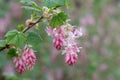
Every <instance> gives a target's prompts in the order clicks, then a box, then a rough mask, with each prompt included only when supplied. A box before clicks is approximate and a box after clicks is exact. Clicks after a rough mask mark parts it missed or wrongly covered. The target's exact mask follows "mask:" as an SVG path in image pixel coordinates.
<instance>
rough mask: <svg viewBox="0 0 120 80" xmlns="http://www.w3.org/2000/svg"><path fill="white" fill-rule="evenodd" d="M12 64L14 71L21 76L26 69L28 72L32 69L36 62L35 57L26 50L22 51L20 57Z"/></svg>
mask: <svg viewBox="0 0 120 80" xmlns="http://www.w3.org/2000/svg"><path fill="white" fill-rule="evenodd" d="M13 62H14V63H15V68H16V71H17V72H19V73H21V74H22V73H23V72H25V71H26V68H27V69H28V70H32V69H33V67H34V65H35V62H36V56H35V54H34V51H33V50H32V49H31V48H27V49H24V51H23V53H22V54H20V56H18V57H15V58H14V60H13Z"/></svg>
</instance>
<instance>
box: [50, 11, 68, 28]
mask: <svg viewBox="0 0 120 80" xmlns="http://www.w3.org/2000/svg"><path fill="white" fill-rule="evenodd" d="M67 19H68V16H67V15H66V14H65V13H64V12H60V13H59V14H58V15H56V16H54V17H53V18H52V19H51V22H50V26H52V27H54V28H55V27H59V26H61V25H63V24H64V23H65V21H66V20H67Z"/></svg>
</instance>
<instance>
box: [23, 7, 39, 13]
mask: <svg viewBox="0 0 120 80" xmlns="http://www.w3.org/2000/svg"><path fill="white" fill-rule="evenodd" d="M22 8H24V9H26V10H33V11H37V12H40V11H41V10H39V9H36V8H34V7H32V6H22Z"/></svg>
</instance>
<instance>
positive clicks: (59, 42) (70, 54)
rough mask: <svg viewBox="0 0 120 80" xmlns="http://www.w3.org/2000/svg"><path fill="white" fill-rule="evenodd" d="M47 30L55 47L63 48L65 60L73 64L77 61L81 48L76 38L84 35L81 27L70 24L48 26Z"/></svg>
mask: <svg viewBox="0 0 120 80" xmlns="http://www.w3.org/2000/svg"><path fill="white" fill-rule="evenodd" d="M46 32H47V33H48V35H49V36H51V37H52V38H53V44H54V47H55V48H56V49H57V50H60V49H63V52H62V54H64V55H65V62H66V63H67V64H68V65H73V64H75V63H76V62H77V59H78V57H77V53H78V52H80V48H79V47H78V46H77V41H76V39H77V38H79V37H81V36H82V34H83V33H82V30H81V28H78V29H77V28H75V27H74V26H72V25H70V24H66V25H63V26H60V27H59V28H51V27H50V28H47V29H46Z"/></svg>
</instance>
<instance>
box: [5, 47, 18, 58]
mask: <svg viewBox="0 0 120 80" xmlns="http://www.w3.org/2000/svg"><path fill="white" fill-rule="evenodd" d="M7 56H8V58H12V57H15V56H18V54H17V53H16V49H15V48H11V49H9V51H8V54H7Z"/></svg>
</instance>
